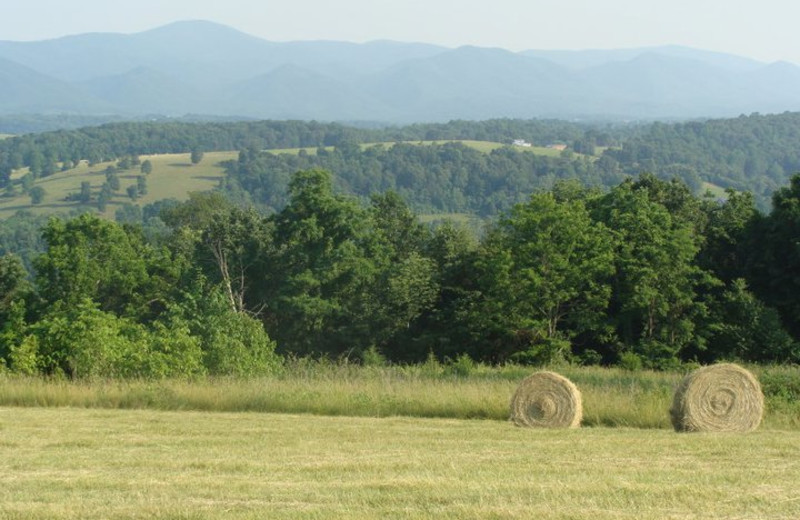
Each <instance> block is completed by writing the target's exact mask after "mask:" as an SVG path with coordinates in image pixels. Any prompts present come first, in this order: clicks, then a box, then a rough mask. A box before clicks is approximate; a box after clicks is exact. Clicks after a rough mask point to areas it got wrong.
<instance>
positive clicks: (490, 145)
mask: <svg viewBox="0 0 800 520" xmlns="http://www.w3.org/2000/svg"><path fill="white" fill-rule="evenodd" d="M447 143H461V144H463V145H464V146H468V147H470V148H473V149H475V150H477V151H479V152H483V153H490V152H492V151H493V150H497V149H498V148H502V147H504V146H508V145H505V144H503V143H498V142H494V141H470V140H460V139H459V140H440V141H408V142H407V143H406V144H416V145H420V146H431V145H434V144H438V145H442V144H447ZM394 144H395V143H365V144H362V145H361V149H362V150H365V149H367V148H370V147H373V146H384V147H390V146H394ZM325 149H326V150H328V151H331V150H333V149H334V147H333V146H327V147H325ZM514 149H515V150H517V151H520V152H528V153H534V154H536V155H545V156H547V157H558V156H560V155H561V152H560V151H559V150H555V149H552V148H546V147H544V146H531V147H526V148H523V147H515V148H514ZM300 150H305V152H306V153H307V154H309V155H316V153H317V148H283V149H276V150H268V151H269V152H272V153H276V154H281V153H286V154H292V155H297V154H298V153H300Z"/></svg>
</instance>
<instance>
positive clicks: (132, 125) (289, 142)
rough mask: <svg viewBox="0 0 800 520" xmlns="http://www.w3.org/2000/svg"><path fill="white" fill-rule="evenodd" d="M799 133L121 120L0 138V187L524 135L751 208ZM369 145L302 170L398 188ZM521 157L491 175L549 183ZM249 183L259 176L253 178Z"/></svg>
mask: <svg viewBox="0 0 800 520" xmlns="http://www.w3.org/2000/svg"><path fill="white" fill-rule="evenodd" d="M799 136H800V113H789V112H787V113H784V114H776V115H760V114H752V115H749V116H740V117H738V118H732V119H718V120H709V121H693V122H687V123H671V124H667V123H649V124H629V125H622V124H617V125H610V124H599V123H595V124H589V123H586V124H579V123H572V122H565V121H557V120H512V119H496V120H488V121H451V122H449V123H441V124H416V125H408V126H403V127H380V126H375V127H366V126H347V125H343V124H337V123H319V122H302V121H239V122H223V121H217V122H182V121H155V122H124V123H109V124H105V125H101V126H96V127H86V128H80V129H76V130H59V131H54V132H44V133H37V134H26V135H20V136H16V137H12V138H8V139H3V140H0V188H6V187H8V185H9V184H10V182H11V181H10V175H11V172H12V171H14V170H17V169H19V168H24V167H26V168H29V169H30V174H31V179H30V181H33V180H35V179H36V178H39V177H44V176H48V175H51V174H53V173H55V172H57V171H59V170H65V169H70V168H71V167H72V166H74V165H76V164H78V162H79V161H88V162H89V163H90V164H93V163H98V162H102V161H111V160H116V159H118V158H120V157H126V156H138V155H146V154H157V153H185V152H188V151H190V150H204V151H218V150H243V151H250V152H252V151H260V150H264V149H283V148H317V147H331V146H335V147H337V148H339V149H341V150H348V149H349V150H350V151H351V152H352V150H353V149H352V146H353V145H354V144H356V145H358V144H361V145H363V144H366V143H398V142H418V141H434V140H485V141H495V142H500V143H505V144H511V143H512V142H513V141H514V140H516V139H523V140H527V141H529V142H531V143H534V144H537V145H540V146H545V145H548V144H554V143H559V144H563V145H566V146H568V152H567V153H566V156H567V157H566V159H565V160H566V162H568V163H570V164H571V165H570V166H567V167H566V170H569V169H570V168H571V169H573V170H574V172H573V173H574V174H575V175H576V176H582V177H585V178H586V179H588V180H587V182H588V183H603V184H604V185H606V186H608V187H611V186H613V185H615V184H617V183H618V182H619V181H620V179H621V178H623V176H636V175H639V174H640V173H642V172H649V173H654V174H655V175H657V176H658V177H660V178H663V179H670V178H673V177H677V178H680V179H681V180H683V181H684V182H685V183H686V184H688V185H689V186H690V187H691V188H692V189H693V190H695V191H696V192H698V193H700V192H702V191H703V189H704V188H703V182H710V183H713V184H715V185H717V186H720V187H722V188H733V189H736V190H738V191H749V192H751V193H753V195H754V197H755V201H756V204H757V206H758V207H759V208H760V209H761V210H763V211H768V209H769V204H770V200H771V196H772V193H774V191H775V190H777V189H778V188H780V187H782V186H785V185H786V184H788V182H789V179H790V177H791V176H792V175H793V174H794V172H796V171H798V170H799V169H800V155H799V154H800V152H798V150H797V147H796V142H797V139H798V137H799ZM368 152H369V153H367V152H366V151H365V155H364V157H361V158H360V159H359V160H358V161H355V160H354V158H353V157H346V158H345V159H344V160H343V161H339V162H338V163H337V162H336V161H334V160H333V159H331V158H328V160H326V161H321V162H319V163H314V164H305V166H308V167H315V168H316V167H321V168H326V169H330V170H331V171H334V173H336V175H337V178H338V177H342V176H343V174H344V172H345V171H347V170H344V171H340V168H339V167H340V166H346V167H347V168H348V169H349V168H351V167H352V168H355V169H356V170H357V172H358V175H356V174H354V178H353V179H352V184H353V186H352V188H353V190H354V191H355V192H357V193H360V191H359V190H362V189H366V185H367V184H370V185H376V186H380V189H389V188H391V189H397V190H398V191H402V190H403V180H402V179H400V180H391V181H390V180H387V179H386V175H387V172H392V171H393V170H395V169H399V166H397V167H395V166H387V165H386V164H382V165H381V167H382V168H383V170H384V172H383V174H380V175H378V177H379V178H377V179H364V178H363V176H364V175H372V174H373V173H374V172H375V166H374V164H373V163H374V161H375V160H376V158H375V157H374V155H375V154H376V153H377V152H376V150H371V151H368ZM398 153H399V152H398ZM462 153H463V152H462ZM570 153H574V154H578V155H580V156H589V157H592V156H595V155H596V156H597V160H593V161H590V162H588V163H586V164H579V163H577V162H574V161H573V160H572V159H570V155H569V154H570ZM378 159H380V158H378ZM426 159H430V158H426ZM525 159H526V157H525V156H521V157H517V156H514V155H511V154H509V153H508V151H506V152H505V155H504V156H503V155H502V153H499V156H498V157H494V158H493V159H492V160H491V162H492V169H491V170H490V173H491V174H492V175H495V176H497V175H504V174H503V172H504V171H505V169H508V174H507V175H506V177H507V178H516V179H514V181H513V182H511V184H512V185H513V187H514V188H516V187H520V188H521V190H522V191H521V192H522V193H528V192H529V191H530V189H531V188H541V187H545V188H547V187H548V185H547V184H546V183H544V182H543V183H539V184H536V183H533V182H530V181H529V180H525V179H520V178H519V177H521V176H538V175H540V174H539V173H538V170H537V168H536V167H535V166H529V165H520V164H516V163H517V162H519V161H520V160H523V161H524V160H525ZM573 159H574V158H573ZM262 162H263V159H262ZM573 163H574V164H573ZM484 166H485V165H484V164H483V162H482V161H481V160H479V159H478V158H471V157H470V158H466V159H464V158H462V159H461V165H460V168H462V169H464V170H466V174H467V175H471V176H472V177H473V178H474V177H478V176H480V175H482V174H483V173H484V170H483V169H482V168H483V167H484ZM250 167H251V170H252V172H255V174H256V175H260V171H259V168H260V167H259V166H254V164H253V161H250ZM270 168H277V169H278V172H276V173H275V175H279V176H283V177H286V176H287V175H288V174H291V173H293V171H290V172H289V173H288V174H287V173H286V165H275V164H272V165H270ZM556 168H559V169H560V171H559V172H557V173H556V174H555V176H556V177H563V176H564V175H565V172H564V167H563V166H562V165H556ZM238 173H239V176H242V175H243V172H242V171H241V170H240V171H239V172H238ZM447 173H448V174H450V172H447ZM567 173H569V172H568V171H567ZM394 174H396V175H401V174H402V175H405V176H406V179H405V180H406V181H409V180H414V177H415V176H419V175H418V172H416V171H414V170H413V169H412V170H409V171H402V172H394ZM462 175H464V174H463V173H462ZM358 177H362V178H358ZM284 181H286V179H284ZM253 182H255V180H253ZM258 182H259V183H261V184H263V183H264V182H263V179H261V180H259V181H258ZM398 182H399V184H398V185H397V186H394V184H395V183H398ZM458 182H459V179H455V180H454V183H455V184H454V189H455V190H456V191H459V189H461V188H460V186H459V185H458ZM285 186H286V184H285V182H284V184H283V185H279V186H277V189H279V190H283V192H284V193H285V189H286V188H285ZM507 188H508V186H506V184H504V182H500V183H499V185H498V193H495V192H494V191H493V190H492V187H491V185H489V186H484V187H483V188H481V190H482V191H483V192H485V193H484V199H492V198H498V199H501V200H503V201H504V204H506V205H505V206H503V204H499V203H497V202H492V201H491V200H489V201H488V202H484V201H480V202H476V201H470V200H466V201H465V200H461V199H460V198H459V197H460V195H456V196H455V198H454V199H452V200H450V199H448V198H447V196H446V195H445V200H443V201H441V202H439V201H437V200H431V201H424V200H422V201H420V202H418V201H416V200H415V198H417V197H421V195H420V193H419V191H420V190H418V192H417V193H414V195H413V196H410V195H409V194H407V193H404V196H407V197H409V202H410V203H411V204H412V205H414V207H415V209H416V208H417V206H418V205H420V204H428V205H429V206H431V207H433V206H436V207H439V208H440V209H441V208H445V207H448V206H449V207H453V206H464V207H472V208H478V210H479V211H484V212H489V211H492V208H495V209H497V208H501V209H503V210H507V209H508V208H509V207H510V204H507V203H508V202H510V203H515V202H519V200H509V197H508V194H507V193H504V190H506V189H507ZM422 198H423V199H424V197H422ZM426 211H427V210H426Z"/></svg>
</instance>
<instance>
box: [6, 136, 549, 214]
mask: <svg viewBox="0 0 800 520" xmlns="http://www.w3.org/2000/svg"><path fill="white" fill-rule="evenodd" d="M0 138H2V136H0ZM447 142H460V143H463V144H464V145H465V146H469V147H471V148H474V149H476V150H478V151H480V152H483V153H490V152H491V151H492V150H495V149H497V148H500V147H502V146H504V145H503V144H501V143H495V142H486V141H420V142H414V143H411V144H419V145H433V144H444V143H447ZM392 145H393V143H386V144H385V145H382V144H380V143H378V144H363V145H361V146H362V148H368V147H370V146H392ZM328 149H330V150H332V149H333V147H328ZM515 149H516V150H519V151H523V152H527V153H535V154H538V155H546V156H549V157H558V156H559V154H560V153H561V152H559V151H558V150H553V149H549V148H544V147H530V148H521V147H518V148H515ZM300 150H301V148H288V149H280V150H270V151H271V152H272V153H277V154H282V153H287V154H298V153H299V152H300ZM302 150H305V151H306V152H307V153H308V154H311V155H314V154H316V153H317V148H302ZM237 157H238V152H236V151H226V152H206V153H205V154H204V156H203V160H202V161H201V162H200V164H197V165H192V164H191V161H190V160H189V154H188V153H184V154H162V155H149V156H147V155H143V156H140V159H141V160H142V161H144V160H146V159H149V160H150V162H151V163H152V164H153V172H152V173H151V174H150V175H148V176H147V189H148V193H147V194H146V195H145V196H143V197H141V198H139V199H137V200H136V201H131V199H130V198H129V197H128V196H127V193H126V191H125V190H126V189H127V188H128V186H131V185H135V184H136V178H137V176H138V175H139V169H138V167H135V168H132V169H130V170H127V171H124V172H120V173H119V178H120V181H121V182H120V189H119V190H118V191H117V192H116V193H115V194H114V197H113V198H112V200H111V201H110V202H109V204H108V206H107V208H106V211H105V212H103V213H101V215H102V216H104V217H107V218H113V217H114V214H115V212H116V211H117V209H119V208H120V207H121V206H122V205H123V204H125V203H131V202H133V203H134V204H136V205H139V206H144V205H146V204H149V203H151V202H155V201H156V200H161V199H167V198H175V199H178V200H185V199H186V198H188V194H189V193H190V192H193V191H208V190H211V189H213V188H215V187H216V186H217V185H218V184H219V181H220V179H222V178H223V176H224V169H223V168H222V166H221V163H222V162H223V161H226V160H230V159H236V158H237ZM113 165H116V161H112V162H104V163H98V164H96V165H94V166H92V167H89V165H88V164H87V163H86V162H85V161H82V162H81V163H80V164H79V165H78V166H77V167H76V168H73V169H71V170H68V171H66V172H57V173H55V174H54V175H51V176H49V177H46V178H42V179H38V180H37V181H36V183H35V185H36V186H41V187H42V188H44V189H45V192H46V194H45V196H44V200H43V201H42V202H41V203H40V204H38V205H33V204H31V199H30V196H29V195H26V194H19V195H17V196H16V197H0V220H2V219H5V218H8V217H10V216H12V215H13V214H14V213H16V212H17V211H19V210H29V211H32V212H33V213H35V214H44V215H50V214H56V213H68V212H70V211H72V210H86V209H89V210H94V211H97V206H96V204H95V203H92V204H89V205H81V204H80V203H78V202H74V201H67V200H65V199H66V197H67V196H69V195H70V194H77V193H78V192H79V191H80V186H81V183H82V182H84V181H88V182H90V183H91V186H92V190H93V193H94V194H95V195H96V194H97V193H98V192H99V191H100V187H101V186H102V184H103V183H104V182H105V180H106V178H105V170H106V168H107V167H108V166H113ZM27 173H28V169H27V168H23V169H20V170H16V171H15V172H13V174H12V176H11V178H12V180H17V181H18V180H19V179H21V178H22V177H23V176H24V175H25V174H27ZM449 217H450V216H449V215H448V218H449Z"/></svg>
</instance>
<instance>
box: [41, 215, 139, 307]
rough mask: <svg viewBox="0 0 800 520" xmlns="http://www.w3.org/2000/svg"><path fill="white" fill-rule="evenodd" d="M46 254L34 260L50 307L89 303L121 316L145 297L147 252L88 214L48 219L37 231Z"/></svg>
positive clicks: (132, 237) (135, 240)
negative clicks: (39, 231) (127, 308)
mask: <svg viewBox="0 0 800 520" xmlns="http://www.w3.org/2000/svg"><path fill="white" fill-rule="evenodd" d="M42 235H43V237H44V239H45V241H46V242H47V252H46V253H45V254H43V255H41V256H40V257H38V258H37V259H36V260H35V261H34V265H35V268H36V285H37V288H38V289H39V294H40V295H41V296H42V297H43V298H44V300H45V302H46V303H47V304H49V305H54V304H55V303H56V302H58V301H61V302H63V303H64V304H65V305H67V306H71V305H78V304H79V303H80V302H84V301H87V300H88V301H93V302H97V303H98V304H99V305H100V310H101V311H112V312H114V313H117V314H123V313H124V312H125V310H126V307H128V306H129V305H132V304H133V302H134V301H139V299H140V298H142V299H143V298H147V297H148V295H147V294H145V293H144V287H145V286H146V283H147V281H148V280H147V279H148V270H147V264H146V259H145V258H146V255H147V252H148V248H147V246H145V245H144V244H143V243H142V242H141V239H140V237H137V236H136V235H132V234H128V233H126V232H125V231H124V230H123V229H122V227H120V226H119V225H117V224H115V223H113V222H109V221H106V220H102V219H100V218H98V217H96V216H93V215H91V214H88V213H86V214H83V215H81V216H79V217H77V218H75V219H72V220H69V221H63V220H60V219H57V218H53V219H51V220H50V221H49V222H48V223H47V225H46V226H45V228H44V229H43V230H42Z"/></svg>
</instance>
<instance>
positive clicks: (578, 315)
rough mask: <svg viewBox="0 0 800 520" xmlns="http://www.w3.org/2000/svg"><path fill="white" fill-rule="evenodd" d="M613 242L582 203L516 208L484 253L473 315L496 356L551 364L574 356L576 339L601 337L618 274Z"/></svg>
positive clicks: (549, 198)
mask: <svg viewBox="0 0 800 520" xmlns="http://www.w3.org/2000/svg"><path fill="white" fill-rule="evenodd" d="M612 252H613V237H612V234H611V233H610V232H609V230H608V229H606V227H605V225H603V224H602V223H598V222H595V221H593V220H592V219H591V217H590V215H589V212H588V211H587V209H586V207H585V205H584V202H583V201H582V200H567V201H562V202H559V201H557V200H556V199H555V198H554V197H553V195H552V194H551V193H540V194H535V195H533V196H532V197H531V198H530V200H529V201H528V202H527V203H525V204H518V205H516V206H514V207H513V208H512V210H511V212H510V213H509V214H508V215H507V216H506V217H504V218H503V219H501V220H500V222H499V224H498V226H497V227H496V228H495V229H494V230H492V231H491V232H490V235H489V237H488V238H487V239H486V241H485V242H484V244H483V247H482V249H481V251H480V253H479V255H478V264H477V265H478V268H479V272H480V273H481V280H482V283H481V286H482V298H481V300H480V303H479V304H478V305H477V306H476V308H475V309H474V310H475V311H476V312H473V313H471V314H470V316H471V320H472V321H473V323H476V324H479V325H480V327H479V329H478V331H477V333H478V335H480V336H486V337H489V338H494V341H495V345H493V346H492V348H493V350H494V351H495V355H496V356H497V357H498V358H500V359H502V358H503V357H506V356H509V355H516V357H518V358H520V359H525V360H528V361H532V362H547V361H552V360H553V359H557V358H563V357H566V356H567V355H569V353H570V346H571V345H570V340H571V339H572V338H574V337H575V336H576V335H578V334H581V333H584V332H587V331H589V330H593V331H596V332H598V333H599V335H600V336H602V335H603V332H602V331H603V328H604V318H605V310H606V307H607V305H608V301H609V298H610V296H611V285H610V277H611V275H612V273H613V271H614V264H613V254H612Z"/></svg>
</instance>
